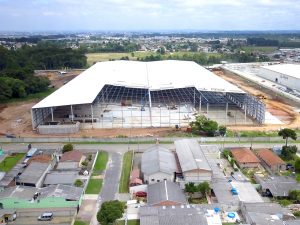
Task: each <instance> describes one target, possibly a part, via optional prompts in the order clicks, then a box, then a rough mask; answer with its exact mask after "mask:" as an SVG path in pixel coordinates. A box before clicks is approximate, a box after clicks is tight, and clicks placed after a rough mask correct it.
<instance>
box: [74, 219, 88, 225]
mask: <svg viewBox="0 0 300 225" xmlns="http://www.w3.org/2000/svg"><path fill="white" fill-rule="evenodd" d="M88 224H89V222H85V221H81V220H75V222H74V225H88Z"/></svg>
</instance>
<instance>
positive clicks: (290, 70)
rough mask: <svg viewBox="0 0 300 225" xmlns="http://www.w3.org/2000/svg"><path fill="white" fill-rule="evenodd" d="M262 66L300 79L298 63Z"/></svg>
mask: <svg viewBox="0 0 300 225" xmlns="http://www.w3.org/2000/svg"><path fill="white" fill-rule="evenodd" d="M263 68H265V69H268V70H271V71H273V72H277V73H281V74H283V75H287V76H290V77H295V78H297V79H300V65H296V64H278V65H271V66H263Z"/></svg>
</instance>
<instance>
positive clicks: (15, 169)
mask: <svg viewBox="0 0 300 225" xmlns="http://www.w3.org/2000/svg"><path fill="white" fill-rule="evenodd" d="M23 171H24V164H21V163H19V164H17V165H15V166H14V167H13V168H12V169H11V170H10V171H9V172H7V173H6V174H5V176H4V177H3V178H2V180H1V181H0V187H6V186H7V185H9V183H10V182H12V181H13V180H14V179H15V177H17V176H18V174H19V173H21V172H23Z"/></svg>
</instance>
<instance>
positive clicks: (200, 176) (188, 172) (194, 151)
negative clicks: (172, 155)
mask: <svg viewBox="0 0 300 225" xmlns="http://www.w3.org/2000/svg"><path fill="white" fill-rule="evenodd" d="M175 148H176V154H177V157H178V161H179V164H180V171H181V172H182V177H183V179H177V181H178V182H180V183H182V184H181V186H182V187H184V184H185V183H189V182H194V183H201V182H204V181H208V182H210V181H211V179H212V169H211V167H210V165H209V163H208V161H207V159H206V157H205V155H204V153H203V151H202V149H201V147H200V145H199V143H198V142H197V141H196V140H192V139H183V140H177V141H175Z"/></svg>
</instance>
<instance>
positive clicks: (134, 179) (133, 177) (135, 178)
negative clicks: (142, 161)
mask: <svg viewBox="0 0 300 225" xmlns="http://www.w3.org/2000/svg"><path fill="white" fill-rule="evenodd" d="M140 177H141V173H140V170H139V169H138V168H134V169H133V170H132V171H131V173H130V181H129V186H130V187H133V186H137V185H142V184H143V181H142V180H141V179H140Z"/></svg>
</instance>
